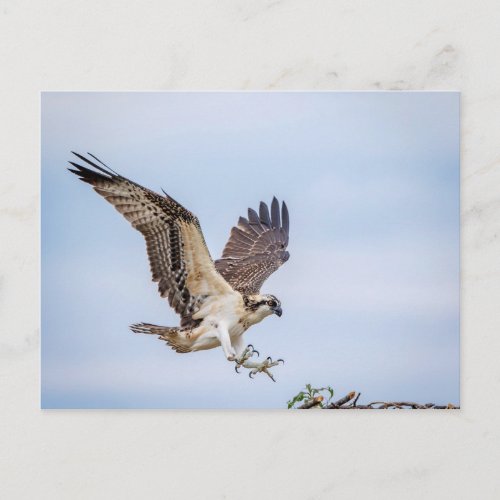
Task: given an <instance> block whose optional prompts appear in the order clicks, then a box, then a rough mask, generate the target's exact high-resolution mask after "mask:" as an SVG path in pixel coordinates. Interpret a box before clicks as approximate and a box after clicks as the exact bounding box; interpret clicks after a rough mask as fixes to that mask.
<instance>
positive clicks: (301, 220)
mask: <svg viewBox="0 0 500 500" xmlns="http://www.w3.org/2000/svg"><path fill="white" fill-rule="evenodd" d="M71 150H75V151H78V152H87V151H90V152H91V153H93V154H95V155H96V156H98V157H99V158H101V159H102V160H103V161H104V162H105V163H107V164H108V165H109V166H111V167H112V168H113V169H115V170H117V171H118V172H120V173H121V174H122V175H124V176H126V177H129V178H131V179H132V180H134V181H136V182H138V183H140V184H142V185H144V186H147V187H149V188H151V189H154V190H157V191H159V190H160V188H164V189H165V190H166V191H167V192H168V193H169V194H171V195H172V196H173V197H174V198H175V199H177V200H178V201H180V202H181V203H183V204H184V205H185V206H186V207H187V208H188V209H190V210H191V211H192V212H194V213H195V214H197V215H198V217H199V219H200V222H201V225H202V228H203V231H204V234H205V239H206V241H207V244H208V247H209V249H210V251H211V253H212V257H213V258H217V257H218V256H220V254H221V252H222V248H223V246H224V244H225V242H226V240H227V238H228V235H229V230H230V228H231V226H232V225H234V224H235V223H236V222H237V219H238V216H239V215H245V213H246V209H247V207H249V206H252V207H254V208H255V207H257V206H258V203H259V201H260V200H264V201H266V202H270V201H271V199H272V196H273V195H276V196H277V197H278V198H279V199H280V200H281V199H284V200H286V202H287V205H288V207H289V210H290V219H291V228H290V243H289V251H290V254H291V257H290V260H289V261H288V262H287V263H286V265H285V266H283V267H282V268H281V269H280V270H279V271H278V272H277V273H275V274H274V275H273V276H272V277H271V278H270V279H269V280H268V281H267V282H266V283H265V284H264V287H263V292H267V293H273V294H274V295H276V296H277V297H278V298H279V299H280V300H281V302H282V305H283V316H282V317H281V318H278V317H275V316H273V317H270V318H267V319H266V320H264V321H263V322H262V323H260V324H259V325H256V326H254V327H252V329H251V330H249V332H247V334H246V338H247V340H248V342H251V343H252V344H253V345H255V347H256V348H257V349H258V350H259V351H260V352H261V353H262V354H263V355H265V356H267V355H271V356H272V357H276V358H277V357H282V358H284V359H285V361H286V364H285V365H284V366H283V367H281V366H280V367H277V368H275V369H274V373H275V376H276V379H277V383H272V382H271V381H270V380H269V379H268V378H267V377H264V376H262V375H261V376H257V377H256V378H255V380H253V381H252V380H250V379H249V378H248V376H247V374H246V373H243V374H241V375H237V374H236V373H235V372H234V368H233V364H232V363H229V362H227V361H226V360H225V358H224V356H223V353H222V350H221V349H214V350H211V351H205V352H198V353H193V354H187V355H180V354H177V353H175V352H174V351H172V350H170V349H169V348H167V347H166V346H165V345H164V344H163V343H162V342H160V341H159V340H156V338H155V337H151V336H146V335H137V334H133V333H132V332H131V331H130V330H129V329H128V325H130V324H132V323H137V322H140V321H145V322H151V323H156V324H160V325H169V326H174V325H177V324H178V318H177V316H176V315H175V314H174V312H173V311H171V310H170V308H169V307H168V304H167V302H166V301H165V300H163V299H161V298H160V297H159V295H158V293H157V290H156V284H154V283H152V282H151V277H150V273H149V264H148V261H147V257H146V252H145V244H144V242H143V240H142V236H141V235H140V234H139V233H138V232H136V231H134V230H133V229H132V228H131V227H130V226H129V225H128V222H127V221H125V219H123V218H122V216H121V215H120V214H119V213H118V212H116V211H115V210H114V209H113V208H112V206H111V205H109V204H108V203H106V202H105V201H104V200H103V199H102V198H101V197H100V196H98V195H97V194H96V193H95V192H94V191H93V190H92V189H90V187H89V186H88V185H86V184H84V183H82V182H80V181H78V179H77V178H76V177H75V176H74V175H72V174H70V173H69V172H68V171H67V170H66V166H67V161H68V160H69V159H71V155H70V151H71ZM41 160H42V387H41V391H42V407H44V408H283V407H285V405H286V401H287V400H288V399H289V398H290V397H291V396H293V395H294V394H296V393H297V392H298V391H299V390H300V389H301V388H302V387H303V386H304V385H305V384H306V383H311V384H313V385H317V386H324V385H331V386H333V387H334V389H335V390H336V393H337V395H338V396H339V397H340V396H343V395H344V394H345V393H347V392H348V391H350V390H357V391H361V392H362V399H363V401H365V402H366V401H368V400H417V401H421V402H424V403H425V402H431V401H432V402H439V403H447V402H453V403H458V402H459V178H460V176H459V94H458V93H453V92H447V93H443V92H436V93H431V92H422V93H417V92H412V93H405V92H353V93H346V92H342V93H341V92H339V93H335V92H331V93H330V92H321V93H309V92H301V93H297V92H283V93H278V92H273V93H239V92H234V93H228V92H220V93H202V92H199V93H196V92H186V93H182V92H172V93H85V92H80V93H75V92H68V93H62V92H51V93H43V94H42V158H41Z"/></svg>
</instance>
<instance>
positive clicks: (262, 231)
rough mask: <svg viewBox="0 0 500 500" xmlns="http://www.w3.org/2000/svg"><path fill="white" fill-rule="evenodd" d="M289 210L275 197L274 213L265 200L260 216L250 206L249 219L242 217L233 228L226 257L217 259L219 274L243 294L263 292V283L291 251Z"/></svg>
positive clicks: (227, 245)
mask: <svg viewBox="0 0 500 500" xmlns="http://www.w3.org/2000/svg"><path fill="white" fill-rule="evenodd" d="M289 226H290V223H289V217H288V209H287V206H286V204H285V202H283V204H282V206H281V215H280V206H279V203H278V200H277V199H276V198H273V201H272V203H271V214H269V209H268V207H267V205H266V204H265V203H264V202H261V203H260V207H259V215H257V213H256V212H255V211H254V210H252V209H251V208H249V209H248V219H245V218H244V217H240V218H239V220H238V225H237V226H236V227H233V228H232V229H231V236H230V238H229V241H228V242H227V243H226V246H225V247H224V251H223V253H222V258H221V259H219V260H217V261H216V262H215V266H216V268H217V270H218V271H219V273H221V274H222V276H224V278H225V279H226V281H227V282H228V283H229V284H230V285H231V286H232V287H233V288H234V289H235V290H238V291H239V292H241V293H243V294H248V295H251V294H256V293H259V291H260V289H261V287H262V284H263V283H264V281H266V279H267V278H269V276H271V274H272V273H273V272H274V271H276V270H277V269H278V268H279V267H280V266H281V265H282V264H284V263H285V262H286V261H287V260H288V258H289V257H290V254H289V253H288V252H287V251H286V247H287V245H288V231H289Z"/></svg>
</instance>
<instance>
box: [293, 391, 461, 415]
mask: <svg viewBox="0 0 500 500" xmlns="http://www.w3.org/2000/svg"><path fill="white" fill-rule="evenodd" d="M355 396H356V397H355ZM359 396H361V393H360V392H358V393H357V394H356V392H355V391H352V392H350V393H349V394H347V395H346V396H344V397H343V398H341V399H339V400H337V401H335V402H334V403H330V404H329V405H328V406H325V410H351V409H358V410H387V409H390V408H395V409H398V410H402V409H406V408H411V409H412V410H429V409H435V410H446V409H447V410H459V409H460V406H455V405H452V404H451V403H448V404H447V405H436V404H435V403H426V404H420V403H414V402H413V401H400V402H384V401H373V402H372V403H368V404H366V405H358V404H357V402H358V399H359ZM353 398H354V401H352V400H353ZM322 401H323V396H316V397H315V398H313V399H310V400H309V401H306V402H305V403H304V404H303V405H302V406H299V407H298V409H299V410H307V409H309V408H313V407H315V406H318V405H319V404H320V403H321V402H322ZM350 401H352V402H351V403H350V404H347V403H349V402H350Z"/></svg>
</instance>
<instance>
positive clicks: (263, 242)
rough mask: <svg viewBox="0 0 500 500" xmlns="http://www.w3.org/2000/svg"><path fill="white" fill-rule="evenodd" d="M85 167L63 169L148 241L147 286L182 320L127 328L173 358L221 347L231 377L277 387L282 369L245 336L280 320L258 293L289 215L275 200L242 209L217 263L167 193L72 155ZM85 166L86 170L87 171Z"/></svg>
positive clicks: (282, 258)
mask: <svg viewBox="0 0 500 500" xmlns="http://www.w3.org/2000/svg"><path fill="white" fill-rule="evenodd" d="M73 154H74V155H75V156H76V157H77V158H78V159H79V160H80V161H81V162H83V164H86V165H87V166H83V165H80V164H78V163H76V162H73V161H70V162H69V163H70V164H71V165H72V167H73V168H69V170H70V171H71V172H73V173H74V174H76V175H77V176H78V177H79V178H80V179H81V180H82V181H83V182H86V183H88V184H90V185H91V186H93V188H94V190H95V191H96V192H97V193H98V194H100V195H101V196H103V197H104V198H105V199H106V200H107V201H108V202H109V203H111V204H112V205H113V206H114V207H115V208H116V210H118V212H120V213H121V214H122V215H123V216H124V217H125V218H126V219H127V220H128V221H129V222H130V223H131V224H132V226H133V227H134V228H135V229H137V230H138V231H139V232H140V233H141V234H142V235H143V236H144V238H145V240H146V247H147V253H148V257H149V263H150V267H151V272H152V275H153V281H155V282H157V283H158V291H159V292H160V295H161V296H162V297H163V298H166V299H167V300H168V303H169V304H170V306H171V307H172V308H173V309H174V310H175V312H176V313H177V314H179V316H180V325H179V326H176V327H167V326H158V325H152V324H150V323H138V324H134V325H131V327H130V328H131V330H132V331H133V332H135V333H147V334H152V335H157V336H158V338H160V339H161V340H164V341H165V342H166V343H167V344H168V345H169V346H170V347H171V348H172V349H174V350H175V351H176V352H178V353H188V352H193V351H201V350H205V349H213V348H215V347H219V346H221V347H222V350H223V351H224V356H225V357H226V359H227V360H229V361H231V362H234V363H235V370H236V371H237V372H238V370H239V369H240V368H241V367H244V368H247V369H249V370H250V371H249V376H250V378H253V377H254V376H255V375H256V374H257V373H265V374H267V375H268V376H269V377H270V378H271V379H272V380H273V381H274V380H275V379H274V377H273V374H272V373H271V371H270V368H272V367H273V366H276V365H278V364H279V363H280V362H283V360H282V359H278V360H276V361H273V359H272V358H271V357H268V358H267V359H265V360H264V361H262V362H259V361H257V360H256V359H252V358H253V356H254V355H257V357H258V356H259V352H258V351H257V350H255V349H254V348H253V346H252V345H247V344H246V342H245V340H244V333H245V332H246V330H248V328H250V327H251V326H252V325H255V324H256V323H259V322H260V321H262V320H263V319H264V318H266V317H267V316H270V315H272V314H276V315H277V316H281V313H282V310H281V303H280V301H279V300H278V299H277V298H276V297H275V296H274V295H270V294H262V293H261V292H260V289H261V287H262V285H263V283H264V281H265V280H266V279H267V278H268V277H269V276H270V275H271V274H272V273H273V272H274V271H276V270H277V269H278V268H279V267H280V266H281V265H282V264H283V263H285V262H286V261H287V260H288V258H289V256H290V254H289V253H288V251H287V250H286V248H287V245H288V234H289V216H288V209H287V206H286V204H285V202H283V203H282V205H281V210H280V204H279V202H278V200H277V199H276V198H273V200H272V203H271V211H269V208H268V206H267V205H266V204H265V203H263V202H261V203H260V206H259V213H257V212H256V211H255V210H252V209H251V208H249V209H248V218H245V217H240V218H239V220H238V224H237V226H235V227H233V228H232V229H231V234H230V237H229V240H228V242H227V243H226V246H225V247H224V251H223V253H222V257H221V258H220V259H218V260H216V261H215V262H214V261H213V260H212V258H211V257H210V253H209V251H208V248H207V246H206V243H205V239H204V237H203V233H202V231H201V227H200V223H199V221H198V218H197V217H196V216H195V215H193V214H192V213H191V212H190V211H189V210H187V209H186V208H184V207H183V206H182V205H181V204H180V203H178V202H177V201H175V200H174V199H173V198H172V197H171V196H169V195H168V194H167V193H165V191H163V195H160V194H158V193H155V192H154V191H151V190H149V189H147V188H144V187H142V186H140V185H139V184H136V183H135V182H132V181H131V180H129V179H127V178H125V177H122V176H121V175H119V174H118V173H116V172H115V171H114V170H112V169H111V168H109V167H108V166H107V165H106V164H104V163H103V162H102V161H100V160H99V159H98V158H97V157H96V156H94V155H92V154H90V153H88V156H89V158H87V157H85V156H83V155H81V154H78V153H75V152H73ZM89 167H91V168H89Z"/></svg>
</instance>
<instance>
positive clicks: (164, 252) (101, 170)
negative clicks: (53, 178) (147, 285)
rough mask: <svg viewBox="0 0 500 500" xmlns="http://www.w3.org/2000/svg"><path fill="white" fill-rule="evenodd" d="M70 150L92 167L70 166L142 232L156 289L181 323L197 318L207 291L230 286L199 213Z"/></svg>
mask: <svg viewBox="0 0 500 500" xmlns="http://www.w3.org/2000/svg"><path fill="white" fill-rule="evenodd" d="M73 154H74V155H76V156H77V157H78V158H79V159H80V160H82V161H83V162H85V163H87V164H88V165H90V166H91V167H93V168H94V169H96V170H97V172H96V171H95V170H90V169H89V168H86V167H83V166H82V165H79V164H77V163H74V162H70V163H71V165H73V167H75V168H74V169H69V170H70V171H71V172H73V173H74V174H76V175H78V176H79V177H80V179H81V180H82V181H84V182H86V183H88V184H90V185H92V186H93V187H94V189H95V190H96V191H97V192H98V193H99V194H100V195H101V196H103V197H104V198H105V199H106V200H107V201H108V202H109V203H111V204H112V205H113V206H114V207H115V208H116V210H118V211H119V212H120V213H121V214H122V215H123V216H124V217H125V218H126V219H127V220H128V221H129V222H130V223H131V224H132V226H133V227H134V228H135V229H137V230H138V231H140V232H141V233H142V235H143V236H144V238H145V240H146V246H147V252H148V256H149V262H150V266H151V273H152V275H153V281H155V282H157V283H158V290H159V292H160V295H161V296H162V297H165V298H167V299H168V302H169V304H170V306H171V307H172V308H173V309H174V310H175V312H177V313H178V314H179V315H180V316H181V327H189V326H194V325H193V323H194V324H196V323H197V321H196V320H193V319H192V315H193V314H195V313H196V312H197V311H198V310H199V308H200V306H201V305H202V304H203V302H204V300H206V298H207V297H208V296H213V295H221V294H224V293H229V292H231V291H232V290H231V288H230V286H229V285H228V284H227V282H226V281H225V280H224V279H223V278H222V277H221V276H220V274H219V273H218V272H217V271H216V269H215V266H214V263H213V261H212V259H211V257H210V254H209V252H208V249H207V246H206V244H205V239H204V238H203V234H202V232H201V228H200V223H199V221H198V219H197V218H196V217H195V216H194V215H193V214H192V213H191V212H189V211H188V210H187V209H185V208H184V207H183V206H182V205H181V204H180V203H178V202H176V201H175V200H174V199H173V198H171V197H170V196H168V195H167V194H166V195H165V196H161V195H159V194H157V193H155V192H153V191H150V190H149V189H146V188H144V187H142V186H140V185H139V184H136V183H135V182H132V181H130V180H129V179H127V178H125V177H122V176H121V175H119V174H116V173H115V172H114V171H112V170H111V169H110V168H109V167H107V166H106V165H104V164H102V166H99V165H97V164H96V163H95V162H94V161H91V160H89V159H88V158H85V157H84V156H82V155H80V154H78V153H73ZM90 156H92V158H94V159H95V160H96V161H99V160H98V159H97V158H95V157H94V156H93V155H90Z"/></svg>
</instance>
